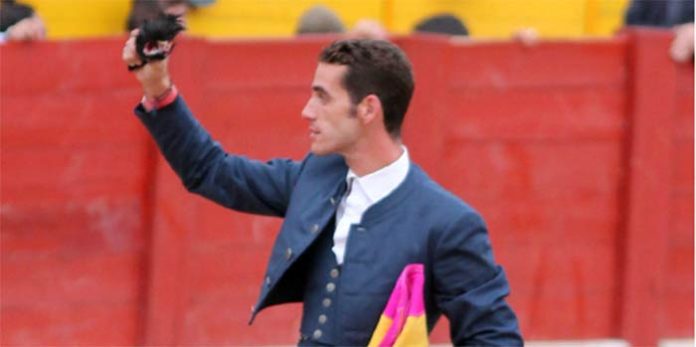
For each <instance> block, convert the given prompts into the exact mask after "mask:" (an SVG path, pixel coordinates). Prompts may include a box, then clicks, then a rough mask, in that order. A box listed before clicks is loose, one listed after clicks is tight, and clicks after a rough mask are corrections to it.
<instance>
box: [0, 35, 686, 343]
mask: <svg viewBox="0 0 696 347" xmlns="http://www.w3.org/2000/svg"><path fill="white" fill-rule="evenodd" d="M669 40H670V34H669V33H666V32H650V31H645V32H643V31H640V32H632V33H630V34H629V35H627V36H623V37H617V38H615V39H612V40H603V41H588V42H543V43H541V44H539V45H537V46H534V47H523V46H521V45H519V44H516V43H476V44H471V43H465V42H457V41H448V40H443V39H436V38H432V37H410V38H401V39H399V40H398V43H399V44H400V45H401V46H402V47H403V48H404V50H406V52H407V54H408V55H409V56H410V58H411V60H412V63H413V66H414V69H415V74H416V80H417V87H416V94H415V96H414V100H413V103H412V106H411V109H410V110H409V114H408V116H407V121H406V125H405V129H404V140H405V142H406V144H407V145H408V146H409V149H410V151H411V154H412V156H413V159H414V160H415V161H417V162H418V163H420V164H421V166H423V167H424V168H425V169H426V170H427V171H428V172H429V173H430V174H431V175H432V176H433V177H434V178H436V179H437V180H438V181H440V182H441V183H442V184H443V185H444V186H446V187H447V188H449V189H450V190H452V191H453V192H455V193H456V194H457V195H459V196H461V197H462V198H464V199H465V200H467V201H469V202H470V203H471V204H472V205H473V206H475V207H476V208H477V209H478V210H479V211H481V212H482V214H483V215H484V217H485V218H486V220H487V221H488V224H489V227H490V233H491V238H492V242H493V244H494V249H495V252H496V258H497V260H498V261H499V262H500V263H501V264H502V265H503V266H504V267H505V269H506V272H507V274H508V277H509V279H510V282H511V286H512V295H511V296H510V299H509V300H510V303H511V304H512V306H513V307H514V309H515V310H516V311H517V313H518V315H519V318H520V322H521V325H522V330H523V333H524V335H525V337H526V338H528V339H582V338H606V337H623V338H627V339H629V340H630V341H631V342H633V343H640V344H654V342H655V341H656V339H657V338H662V337H688V336H693V322H694V321H693V276H694V269H693V233H694V224H693V217H694V215H693V206H694V202H693V201H694V198H693V185H694V181H693V177H694V173H693V167H694V149H693V124H694V123H693V119H694V116H693V114H694V113H693V112H694V110H693V100H694V99H693V98H694V94H693V65H685V66H682V65H675V64H674V63H672V62H671V61H669V59H667V58H666V53H664V52H665V50H666V47H667V46H668V44H669ZM328 42H329V40H328V39H306V40H300V41H262V42H255V41H235V42H208V41H203V40H196V39H187V40H183V41H182V42H180V44H179V47H178V48H177V51H176V53H175V56H174V58H173V59H172V62H171V66H172V71H173V75H174V80H175V82H176V83H177V85H178V86H179V89H180V91H181V92H182V94H183V95H184V96H185V98H186V100H187V102H188V103H189V105H190V106H191V108H192V109H193V110H194V112H195V113H196V114H197V116H198V117H199V119H200V120H201V122H202V123H203V124H204V125H205V126H206V127H207V128H208V129H209V130H210V131H211V133H212V134H213V135H214V137H215V138H216V139H218V140H219V141H220V142H221V143H222V144H223V145H224V146H225V148H226V149H227V150H229V151H231V152H235V153H244V154H246V155H248V156H250V157H254V158H258V159H262V160H263V159H268V158H271V157H275V156H286V157H291V158H295V159H300V158H302V156H303V155H304V153H305V151H306V150H307V148H308V141H307V137H306V131H305V130H306V124H305V123H304V121H303V120H302V119H301V117H300V111H301V109H302V107H303V105H304V103H305V101H306V99H307V97H308V95H309V92H310V88H309V86H310V81H311V79H312V74H313V71H314V68H315V61H316V56H317V54H318V52H319V51H320V49H321V47H323V46H324V45H326V44H327V43H328ZM121 47H122V40H120V39H113V40H96V41H79V42H53V43H40V44H16V45H15V44H11V45H7V46H2V47H0V54H1V55H2V62H1V63H0V69H1V70H0V72H1V76H0V78H1V82H2V83H1V84H0V88H1V91H2V100H1V102H0V113H1V117H2V126H1V127H0V128H1V129H0V130H1V141H2V156H1V158H0V164H1V166H2V171H1V177H0V178H1V179H2V180H1V181H0V189H1V190H2V206H1V209H0V223H1V224H2V234H1V236H2V240H1V241H2V245H1V247H2V254H1V256H0V257H1V258H0V259H1V260H2V267H1V269H0V270H2V284H1V289H2V303H1V313H2V323H3V327H2V337H1V339H2V340H1V341H0V342H1V343H2V344H3V345H5V344H35V345H36V344H50V345H55V344H85V345H107V344H109V345H114V344H119V345H124V344H159V345H173V344H188V345H193V344H195V345H210V344H227V345H253V344H293V343H294V342H296V339H297V336H298V333H297V330H298V328H299V322H300V306H299V305H286V306H280V307H274V308H270V309H268V310H266V311H264V312H263V313H261V314H260V315H259V316H258V318H257V320H256V321H255V323H254V325H253V326H251V327H249V326H248V325H247V321H248V318H249V309H250V306H251V305H252V304H254V303H255V300H256V295H257V294H258V289H259V285H260V283H261V279H262V276H263V271H264V269H265V265H266V263H267V259H268V253H269V251H270V247H271V245H272V242H273V240H274V237H275V233H276V231H277V229H278V227H279V225H280V222H281V221H280V220H279V219H274V218H267V217H255V216H248V215H243V214H239V213H236V212H231V211H228V210H225V209H223V208H221V207H219V206H216V205H214V204H213V203H210V202H208V201H205V200H203V199H202V198H200V197H196V196H193V195H191V194H189V193H187V192H186V191H185V190H184V188H183V187H182V186H181V184H180V182H179V180H178V178H177V177H176V176H175V175H174V174H173V173H172V171H171V169H170V168H169V167H168V165H167V164H166V163H165V162H164V161H163V160H162V159H161V157H160V156H159V154H157V152H156V149H155V148H154V144H153V143H152V141H151V140H150V139H149V137H148V135H147V134H146V133H145V132H144V130H143V129H142V126H141V125H140V124H139V123H138V122H137V120H136V119H135V118H134V116H133V115H132V108H133V107H134V105H135V104H136V103H137V101H138V100H139V97H140V92H139V88H138V86H137V83H136V82H135V81H134V80H133V79H132V77H131V76H129V75H128V73H127V72H126V71H125V69H121V66H122V64H121V63H120V61H119V55H120V49H121ZM663 53H664V54H663ZM106 67H109V68H108V69H107V68H106ZM431 340H432V341H434V342H445V341H448V331H447V322H446V320H444V319H443V320H442V321H441V323H440V324H439V325H438V327H437V328H436V330H435V332H434V333H433V335H432V337H431Z"/></svg>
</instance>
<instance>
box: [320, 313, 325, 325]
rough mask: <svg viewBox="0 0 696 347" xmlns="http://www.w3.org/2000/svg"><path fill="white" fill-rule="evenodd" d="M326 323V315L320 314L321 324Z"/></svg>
mask: <svg viewBox="0 0 696 347" xmlns="http://www.w3.org/2000/svg"><path fill="white" fill-rule="evenodd" d="M324 323H326V315H325V314H322V315H320V316H319V324H324Z"/></svg>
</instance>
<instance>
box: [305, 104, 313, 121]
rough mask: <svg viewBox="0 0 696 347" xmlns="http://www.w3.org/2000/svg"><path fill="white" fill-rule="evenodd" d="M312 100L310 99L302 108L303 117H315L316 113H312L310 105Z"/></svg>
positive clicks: (309, 118)
mask: <svg viewBox="0 0 696 347" xmlns="http://www.w3.org/2000/svg"><path fill="white" fill-rule="evenodd" d="M310 101H311V100H308V101H307V103H306V104H305V106H304V108H303V109H302V118H304V119H306V120H312V119H314V114H313V113H312V110H311V107H310V105H309V104H310Z"/></svg>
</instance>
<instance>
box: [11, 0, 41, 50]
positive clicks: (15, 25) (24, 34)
mask: <svg viewBox="0 0 696 347" xmlns="http://www.w3.org/2000/svg"><path fill="white" fill-rule="evenodd" d="M45 37H46V27H45V26H44V23H43V21H42V20H41V18H39V16H38V15H37V14H36V13H35V12H34V9H33V8H31V7H30V6H28V5H23V4H18V3H16V2H15V0H0V43H2V42H5V41H31V40H41V39H43V38H45Z"/></svg>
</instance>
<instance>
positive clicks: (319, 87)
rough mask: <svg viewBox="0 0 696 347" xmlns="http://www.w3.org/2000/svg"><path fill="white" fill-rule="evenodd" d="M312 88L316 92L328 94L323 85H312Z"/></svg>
mask: <svg viewBox="0 0 696 347" xmlns="http://www.w3.org/2000/svg"><path fill="white" fill-rule="evenodd" d="M312 90H313V91H315V92H317V93H321V94H329V93H327V92H326V89H324V87H322V86H317V85H313V86H312Z"/></svg>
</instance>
